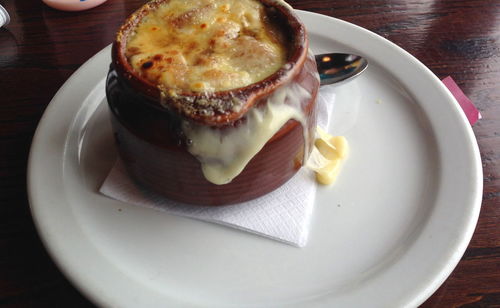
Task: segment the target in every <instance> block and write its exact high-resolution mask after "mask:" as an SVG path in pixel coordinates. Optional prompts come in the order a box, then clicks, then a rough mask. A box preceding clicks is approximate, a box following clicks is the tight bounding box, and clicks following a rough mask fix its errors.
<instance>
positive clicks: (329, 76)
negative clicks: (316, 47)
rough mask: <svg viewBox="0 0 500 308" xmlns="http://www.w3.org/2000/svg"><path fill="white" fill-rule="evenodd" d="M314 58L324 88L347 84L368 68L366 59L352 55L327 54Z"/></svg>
mask: <svg viewBox="0 0 500 308" xmlns="http://www.w3.org/2000/svg"><path fill="white" fill-rule="evenodd" d="M314 57H315V59H316V65H317V67H318V73H319V76H320V79H321V85H322V86H323V85H329V84H341V83H344V82H347V81H348V80H351V79H352V78H354V77H357V76H359V75H360V74H361V73H362V72H363V71H364V70H365V69H366V68H367V67H368V61H367V60H366V59H365V58H363V57H360V56H357V55H352V54H346V53H325V54H319V55H315V56H314Z"/></svg>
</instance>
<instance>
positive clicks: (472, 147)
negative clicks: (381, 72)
mask: <svg viewBox="0 0 500 308" xmlns="http://www.w3.org/2000/svg"><path fill="white" fill-rule="evenodd" d="M296 11H297V12H298V15H299V17H300V18H301V19H304V18H306V19H307V18H310V17H313V18H316V19H323V20H328V22H330V23H333V24H336V25H340V26H342V27H347V28H350V29H354V32H356V33H358V34H359V33H360V34H361V35H362V36H363V35H368V37H370V39H373V40H376V41H378V42H379V43H380V44H382V45H385V46H386V47H387V48H391V49H392V50H394V51H395V52H397V53H399V54H400V55H401V56H402V57H403V58H405V59H407V60H409V61H410V62H411V63H412V65H414V66H415V67H417V68H418V69H419V70H420V72H421V73H422V74H425V76H426V78H428V79H429V80H431V81H432V83H433V84H434V86H436V88H438V91H440V92H441V94H442V95H443V97H446V98H447V101H448V104H447V108H449V110H451V112H452V113H453V116H454V119H455V120H457V119H458V121H459V122H460V123H461V126H463V128H464V130H465V134H466V138H467V139H468V140H469V141H470V142H469V144H468V146H469V151H470V153H469V155H470V159H471V171H472V174H471V177H472V179H471V183H472V185H473V186H474V187H473V193H472V195H473V197H472V198H471V199H472V201H471V202H470V203H471V204H470V213H468V215H467V216H468V220H467V222H465V223H464V224H465V225H466V229H464V230H462V232H461V233H460V240H459V241H457V242H456V243H454V249H450V250H453V251H452V252H450V256H448V260H447V262H446V264H444V265H442V266H441V270H440V271H439V272H437V273H434V275H432V276H433V279H430V280H431V281H428V282H427V284H426V285H423V286H420V288H418V289H417V288H416V290H415V291H414V292H413V295H412V296H411V298H409V299H408V300H407V301H405V302H404V305H405V306H418V305H419V304H421V303H423V302H424V301H425V300H426V299H427V298H428V297H429V296H430V295H432V294H433V293H434V292H435V291H436V290H437V289H438V288H439V286H440V285H441V284H442V283H443V282H444V281H445V280H446V278H447V277H448V276H449V275H450V274H451V272H452V271H453V269H454V268H455V267H456V265H457V264H458V262H459V261H460V258H461V257H462V255H463V253H464V252H465V250H466V248H467V246H468V244H469V242H470V239H471V238H472V235H473V232H474V229H475V227H476V224H477V220H478V217H479V211H480V207H481V202H482V189H483V186H482V185H483V182H482V167H481V166H482V165H481V158H480V155H479V147H478V145H477V141H476V139H475V136H474V133H473V131H472V128H471V127H470V125H469V124H468V122H467V119H466V117H465V115H464V114H463V112H462V111H461V109H459V106H458V104H453V103H450V102H454V101H455V99H454V97H453V96H452V95H451V93H450V92H449V91H448V89H447V88H446V87H445V86H444V85H443V84H442V83H441V82H440V80H439V79H438V78H437V77H436V76H435V75H434V74H433V73H432V72H431V71H430V70H429V69H428V68H427V67H425V66H424V65H423V64H422V63H421V62H419V61H418V60H417V59H415V58H414V57H413V56H412V55H411V54H409V53H408V52H406V51H405V50H404V49H402V48H400V47H399V46H397V45H396V44H394V43H392V42H390V41H388V40H387V39H385V38H383V37H381V36H379V35H377V34H375V33H373V32H371V31H369V30H367V29H365V28H362V27H360V26H357V25H354V24H352V23H349V22H346V21H343V20H340V19H337V18H333V17H330V16H326V15H322V14H318V13H313V12H308V11H300V10H296ZM307 28H309V27H307ZM109 51H110V46H109V45H108V46H107V47H105V48H103V49H102V50H101V51H99V52H98V53H96V54H95V55H94V56H92V57H91V58H90V59H89V60H87V61H86V62H85V63H84V64H83V65H82V66H80V68H78V69H77V70H76V71H75V72H74V73H73V74H72V75H71V76H70V78H69V79H68V80H67V81H66V82H65V83H64V84H63V85H62V86H61V87H60V89H59V90H58V91H57V93H56V94H55V95H54V97H53V99H52V100H51V102H50V103H49V105H48V107H47V108H46V110H45V112H44V114H43V116H42V117H41V119H40V122H39V124H38V126H37V129H36V132H35V134H34V137H33V141H32V145H31V148H30V153H29V159H28V169H27V170H28V176H27V191H28V200H29V206H30V210H31V213H32V217H33V221H34V223H35V226H36V229H37V231H38V233H39V234H40V238H41V240H42V243H43V245H44V246H45V248H46V250H47V251H48V253H49V255H50V256H51V258H52V260H54V262H55V263H56V265H57V266H58V268H59V269H60V270H61V272H62V273H63V274H64V275H65V276H66V277H67V278H68V279H69V280H70V281H71V282H72V284H73V285H74V286H75V287H76V288H77V289H78V290H79V291H80V292H82V293H83V294H85V296H86V297H87V298H88V299H90V300H91V301H93V302H94V303H96V304H98V305H105V306H107V305H109V306H112V305H113V303H112V302H110V299H109V298H108V299H106V298H104V297H103V295H102V294H101V296H98V295H96V292H95V290H92V288H91V287H89V286H86V285H85V282H83V281H81V280H80V279H81V278H79V277H77V276H76V275H77V274H75V272H73V271H72V269H71V267H70V264H68V260H65V257H64V256H63V255H62V253H60V252H59V253H58V249H59V248H60V246H59V244H60V243H59V244H57V243H55V242H54V239H53V234H51V232H49V231H48V229H47V228H46V226H44V225H43V218H42V217H41V216H40V215H42V213H41V212H40V211H41V209H40V206H37V204H38V202H39V201H38V200H36V198H35V195H36V188H35V186H36V185H37V183H36V182H35V177H36V175H35V173H36V165H35V164H36V163H37V159H38V158H39V157H38V156H40V151H39V150H38V151H37V149H39V148H40V147H41V145H40V143H41V142H42V141H41V139H42V137H43V134H44V132H45V131H47V128H46V127H47V121H48V120H47V118H49V117H50V116H51V114H53V113H55V112H57V111H58V110H55V109H56V108H58V107H60V106H58V105H57V106H56V104H57V103H55V102H57V101H59V100H60V97H61V96H63V95H64V94H65V92H66V91H68V89H69V88H71V86H72V84H73V83H74V82H75V81H76V80H78V78H79V77H80V76H81V75H82V72H84V71H85V70H86V69H87V70H88V68H89V66H90V65H91V64H92V63H95V61H96V59H98V58H100V57H103V56H104V55H103V54H105V53H109ZM106 69H107V68H106ZM95 83H97V81H96V82H95ZM59 105H60V104H59ZM97 294H98V293H97ZM172 300H175V299H172Z"/></svg>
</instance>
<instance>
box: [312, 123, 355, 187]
mask: <svg viewBox="0 0 500 308" xmlns="http://www.w3.org/2000/svg"><path fill="white" fill-rule="evenodd" d="M316 137H317V138H316V140H315V141H314V148H313V149H312V152H311V156H310V158H309V160H308V161H307V167H308V168H310V169H312V170H314V171H315V172H316V180H317V181H318V182H319V183H321V184H324V185H328V184H332V183H333V182H335V180H336V179H337V176H338V174H339V172H340V169H341V165H342V163H343V162H344V161H345V159H346V158H347V155H348V152H349V145H348V144H347V139H346V138H345V137H343V136H332V135H330V134H328V133H327V132H325V131H324V130H322V129H321V128H319V127H318V128H317V129H316Z"/></svg>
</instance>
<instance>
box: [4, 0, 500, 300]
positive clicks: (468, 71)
mask: <svg viewBox="0 0 500 308" xmlns="http://www.w3.org/2000/svg"><path fill="white" fill-rule="evenodd" d="M143 2H144V1H143V0H142V1H141V0H109V1H107V2H106V3H104V4H103V5H101V6H99V7H96V8H94V9H91V10H89V11H84V12H76V13H68V12H60V11H56V10H53V9H51V8H48V7H47V6H45V5H44V4H43V3H42V2H41V1H40V0H22V1H20V0H6V1H5V0H4V1H0V4H2V5H3V6H4V7H6V8H7V10H8V11H9V12H10V14H11V18H12V21H11V23H10V24H9V25H8V26H7V27H6V28H2V29H0V306H2V307H91V306H92V304H91V303H90V302H88V301H87V300H86V299H85V298H84V297H83V296H82V295H80V294H79V293H78V292H77V291H76V290H75V289H74V287H73V286H72V285H71V284H70V283H69V282H68V280H66V278H65V277H63V275H62V274H61V273H60V272H59V270H58V269H57V268H56V267H55V265H54V263H53V262H52V261H51V259H50V258H49V257H48V255H47V253H46V251H45V249H44V247H43V246H42V244H41V241H40V239H39V237H38V235H37V233H36V231H35V228H34V225H33V222H32V219H31V215H30V211H29V206H28V200H27V191H26V166H27V159H28V153H29V149H30V144H31V140H32V138H33V134H34V132H35V129H36V127H37V124H38V122H39V120H40V117H41V116H42V113H43V112H44V110H45V108H46V107H47V105H48V104H49V102H50V100H51V99H52V97H53V95H54V94H55V93H56V91H57V90H58V89H59V87H60V86H61V85H62V84H63V83H64V82H65V81H66V79H67V78H68V77H69V76H70V75H71V74H72V73H73V72H74V71H75V70H76V69H77V68H78V67H79V66H80V65H81V64H83V63H84V62H85V61H86V60H87V59H88V58H90V57H91V56H92V55H94V54H95V53H96V52H98V51H99V50H101V49H102V48H103V47H105V46H106V45H108V44H109V43H110V42H111V41H112V40H113V36H114V33H115V31H116V29H117V28H118V26H119V24H120V23H121V21H122V20H123V19H124V18H125V17H126V16H127V15H128V14H130V13H131V12H132V11H133V10H134V9H136V8H137V7H138V6H139V5H140V4H141V3H143ZM290 3H291V4H292V5H293V6H294V7H296V8H298V9H303V10H308V11H313V12H317V13H321V14H325V15H330V16H334V17H337V18H340V19H343V20H346V21H349V22H352V23H354V24H357V25H360V26H362V27H364V28H366V29H369V30H371V31H373V32H375V33H377V34H379V35H381V36H383V37H385V38H387V39H389V40H391V41H393V42H394V43H396V44H398V45H399V46H401V47H402V48H404V49H406V50H407V51H408V52H410V53H411V54H413V55H414V56H415V57H416V58H418V59H419V60H420V61H422V62H423V63H424V64H425V65H427V66H428V67H429V68H430V69H431V70H432V71H433V72H434V73H435V74H436V75H437V76H438V77H440V78H444V77H446V76H448V75H451V76H452V77H453V78H454V79H455V80H456V81H457V83H458V84H459V86H460V87H461V88H462V89H463V90H464V92H465V94H466V95H468V96H469V98H470V99H471V100H472V101H473V102H474V103H475V104H476V106H477V107H478V108H479V109H480V110H481V113H482V115H483V119H482V120H480V121H479V122H478V123H477V124H476V125H475V126H474V132H475V134H476V137H477V139H478V143H479V147H480V150H481V156H482V161H483V170H484V194H483V203H482V209H481V215H480V218H479V222H478V225H477V228H476V231H475V234H474V237H473V238H472V241H471V243H470V245H469V247H468V249H467V251H466V252H465V255H464V256H463V258H462V260H461V261H460V263H459V265H458V266H457V268H456V269H455V271H454V272H453V273H452V274H451V276H450V277H449V278H448V279H447V280H446V281H445V283H444V284H443V285H442V286H441V288H439V290H438V291H437V292H436V293H435V294H434V295H433V296H432V297H431V298H430V299H429V300H427V301H426V302H425V304H424V305H423V307H458V306H460V307H493V306H496V307H500V1H498V0H418V1H417V0H353V1H341V0H329V1H322V0H296V1H290Z"/></svg>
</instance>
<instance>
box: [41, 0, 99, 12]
mask: <svg viewBox="0 0 500 308" xmlns="http://www.w3.org/2000/svg"><path fill="white" fill-rule="evenodd" d="M42 1H43V2H44V3H45V4H47V5H48V6H50V7H52V8H54V9H57V10H61V11H83V10H88V9H91V8H93V7H96V6H98V5H99V4H102V3H103V2H106V0H42Z"/></svg>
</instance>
